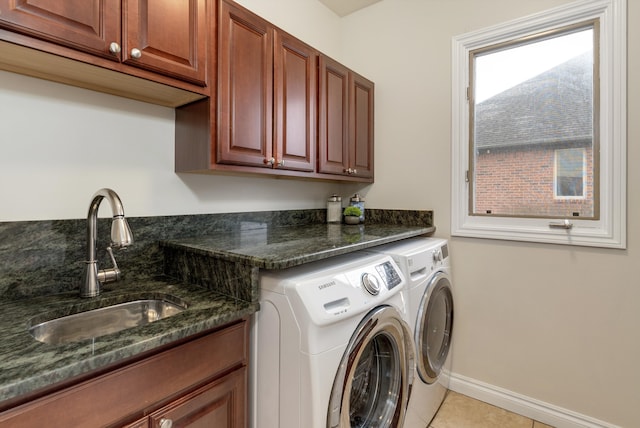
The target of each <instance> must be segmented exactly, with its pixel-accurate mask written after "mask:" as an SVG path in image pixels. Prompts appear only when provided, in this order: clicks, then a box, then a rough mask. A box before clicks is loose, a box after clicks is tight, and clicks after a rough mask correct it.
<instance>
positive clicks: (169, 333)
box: [0, 281, 258, 401]
mask: <svg viewBox="0 0 640 428" xmlns="http://www.w3.org/2000/svg"><path fill="white" fill-rule="evenodd" d="M166 294H168V295H171V296H175V297H177V298H179V299H181V300H183V301H184V302H186V303H187V305H188V308H187V310H186V311H184V312H182V313H179V314H176V315H174V316H172V317H169V318H165V319H162V320H159V321H156V322H153V323H150V324H147V325H146V326H141V327H135V328H131V329H127V330H123V331H121V332H119V333H114V334H110V335H107V336H102V337H98V338H95V339H88V340H86V341H84V342H79V343H71V344H65V345H47V344H44V343H40V342H37V341H36V340H35V339H34V338H33V337H31V335H30V334H29V332H28V325H29V320H31V319H32V318H35V319H37V320H38V321H44V320H46V319H48V318H49V319H50V318H54V317H58V316H63V315H65V314H66V313H75V312H80V311H84V310H89V309H94V308H96V307H101V306H107V305H111V304H116V303H121V302H125V301H130V300H136V299H140V298H158V297H162V295H166ZM257 309H258V305H257V303H250V302H246V301H242V300H238V299H233V298H231V297H229V296H225V295H222V294H220V293H217V292H213V291H209V290H206V289H204V288H202V287H196V286H189V285H185V284H177V283H175V282H174V283H172V282H164V281H147V282H143V283H138V282H136V283H127V282H126V281H125V282H121V283H116V284H109V287H108V289H107V290H105V291H104V292H103V293H102V295H101V296H100V297H97V298H93V299H81V298H79V297H78V294H77V292H73V293H62V294H57V295H51V296H43V297H35V298H29V299H20V300H3V301H0V313H2V317H1V318H0V368H1V370H0V401H4V400H9V399H12V398H15V397H18V396H20V395H23V394H27V393H29V392H32V391H35V390H38V389H41V388H44V387H47V386H50V385H54V384H56V383H58V382H61V381H65V380H68V379H72V378H74V377H77V376H80V375H83V374H86V373H89V372H92V371H94V370H97V369H101V368H105V367H107V366H109V365H112V364H114V363H120V362H122V361H124V360H127V359H129V358H131V357H135V356H136V355H138V354H141V353H143V352H146V351H150V350H153V349H156V348H158V347H160V346H162V345H166V344H168V343H171V342H174V341H177V340H180V339H183V338H186V337H189V336H192V335H194V334H197V333H200V332H204V331H207V330H209V329H212V328H215V327H217V326H221V325H224V324H226V323H229V322H231V321H234V320H237V319H240V318H242V317H247V316H249V315H251V314H252V313H254V312H255V311H256V310H257Z"/></svg>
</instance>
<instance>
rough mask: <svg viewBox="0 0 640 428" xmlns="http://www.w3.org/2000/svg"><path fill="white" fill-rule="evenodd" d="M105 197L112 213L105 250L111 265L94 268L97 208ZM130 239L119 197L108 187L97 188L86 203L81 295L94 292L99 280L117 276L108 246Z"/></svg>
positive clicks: (122, 244)
mask: <svg viewBox="0 0 640 428" xmlns="http://www.w3.org/2000/svg"><path fill="white" fill-rule="evenodd" d="M105 198H106V199H107V200H108V201H109V204H110V205H111V211H112V213H113V221H112V223H111V245H110V246H108V247H107V253H109V257H110V258H111V262H112V263H113V267H112V268H110V269H102V270H98V261H97V260H96V239H97V229H98V228H97V223H98V208H99V207H100V203H101V202H102V200H103V199H105ZM132 243H133V235H132V233H131V229H130V228H129V224H128V223H127V220H126V219H125V218H124V209H123V208H122V201H120V197H119V196H118V194H117V193H116V192H114V191H113V190H111V189H100V190H98V191H97V192H96V194H95V195H93V200H92V201H91V205H89V214H88V215H87V260H86V261H85V268H84V281H83V282H82V283H81V284H80V296H81V297H95V296H98V295H99V294H100V287H101V285H102V284H106V283H109V282H115V281H119V280H120V269H119V268H118V264H117V263H116V259H115V257H114V256H113V250H112V249H111V248H112V247H114V248H123V247H127V246H129V245H131V244H132Z"/></svg>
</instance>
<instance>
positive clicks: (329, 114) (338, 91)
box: [318, 55, 349, 175]
mask: <svg viewBox="0 0 640 428" xmlns="http://www.w3.org/2000/svg"><path fill="white" fill-rule="evenodd" d="M319 73H320V82H319V96H320V100H319V101H320V102H319V106H320V107H319V110H320V111H319V119H318V125H319V126H318V172H321V173H327V174H341V175H343V174H346V171H347V169H348V168H349V150H348V148H349V132H348V131H349V128H348V126H349V106H348V100H349V69H348V68H347V67H345V66H344V65H342V64H340V63H338V62H336V61H334V60H332V59H331V58H328V57H326V56H323V55H320V57H319Z"/></svg>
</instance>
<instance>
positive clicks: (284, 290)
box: [250, 253, 414, 428]
mask: <svg viewBox="0 0 640 428" xmlns="http://www.w3.org/2000/svg"><path fill="white" fill-rule="evenodd" d="M404 285H405V280H404V276H403V274H402V273H401V271H400V269H399V268H398V266H397V264H396V263H395V262H394V261H393V259H392V258H391V257H390V256H387V255H380V254H370V253H369V254H365V253H353V254H350V255H345V256H339V257H333V258H330V259H327V260H323V261H320V262H314V263H309V264H305V265H301V266H298V267H294V268H289V269H285V270H279V271H275V270H274V271H264V272H262V273H261V274H260V311H258V312H257V313H256V314H255V316H254V321H253V325H252V327H253V328H252V339H251V340H252V358H251V363H250V367H251V375H250V376H251V383H250V385H251V386H250V389H251V401H252V404H251V411H252V415H251V421H252V425H253V427H254V428H300V427H305V428H327V427H330V428H333V427H342V428H346V427H367V428H376V427H380V428H390V427H393V428H396V427H401V426H402V424H403V421H404V417H405V412H406V406H407V404H408V397H409V390H410V384H411V382H412V376H413V355H414V351H413V347H412V339H411V331H410V327H409V325H408V323H407V322H406V319H407V318H406V316H407V312H406V302H405V300H404V295H403V293H402V292H401V291H402V289H403V287H404Z"/></svg>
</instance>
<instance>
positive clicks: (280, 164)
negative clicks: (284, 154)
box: [276, 159, 284, 166]
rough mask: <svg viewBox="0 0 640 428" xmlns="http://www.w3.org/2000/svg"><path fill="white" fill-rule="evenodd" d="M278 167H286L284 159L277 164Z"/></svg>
mask: <svg viewBox="0 0 640 428" xmlns="http://www.w3.org/2000/svg"><path fill="white" fill-rule="evenodd" d="M276 166H284V159H282V160H280V161H278V163H277V164H276Z"/></svg>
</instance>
